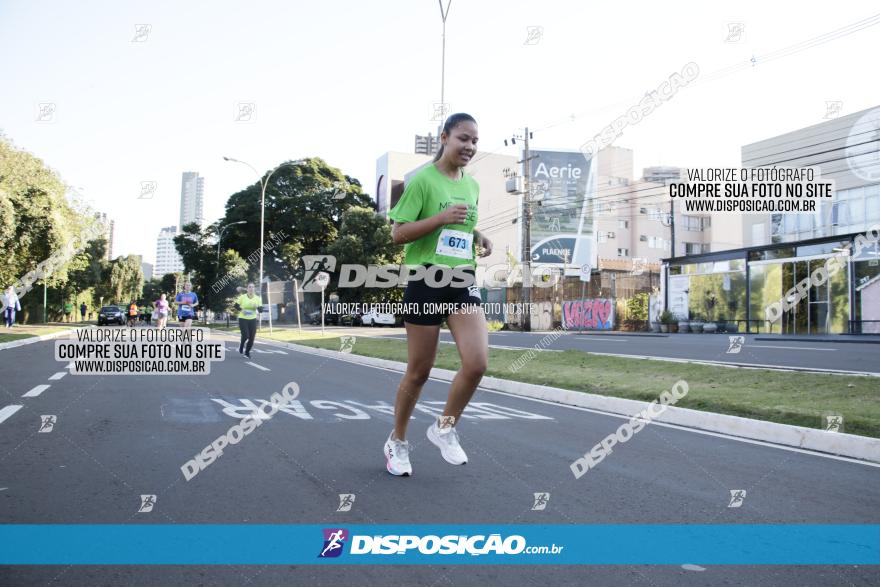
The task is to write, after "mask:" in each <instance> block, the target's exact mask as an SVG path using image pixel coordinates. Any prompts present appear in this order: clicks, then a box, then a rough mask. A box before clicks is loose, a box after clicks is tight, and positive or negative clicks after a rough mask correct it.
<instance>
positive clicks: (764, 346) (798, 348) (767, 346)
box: [743, 344, 838, 351]
mask: <svg viewBox="0 0 880 587" xmlns="http://www.w3.org/2000/svg"><path fill="white" fill-rule="evenodd" d="M743 346H746V345H743ZM748 347H749V348H755V349H788V350H792V351H837V350H838V349H819V348H816V347H811V346H774V345H772V344H750V345H748Z"/></svg>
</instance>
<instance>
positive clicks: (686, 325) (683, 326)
mask: <svg viewBox="0 0 880 587" xmlns="http://www.w3.org/2000/svg"><path fill="white" fill-rule="evenodd" d="M689 330H690V322H688V319H687V316H679V317H678V331H679V332H688V331H689Z"/></svg>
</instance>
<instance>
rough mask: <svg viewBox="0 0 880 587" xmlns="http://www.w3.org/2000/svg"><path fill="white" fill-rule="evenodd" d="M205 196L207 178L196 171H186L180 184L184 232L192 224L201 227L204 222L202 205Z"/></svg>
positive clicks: (181, 215)
mask: <svg viewBox="0 0 880 587" xmlns="http://www.w3.org/2000/svg"><path fill="white" fill-rule="evenodd" d="M204 196H205V178H204V177H199V174H198V172H196V171H184V172H183V179H182V180H181V183H180V224H178V225H177V226H178V227H179V228H180V229H181V230H182V229H183V227H184V226H186V225H187V224H189V223H190V222H197V223H198V224H199V226H201V225H202V223H203V222H204V216H203V215H202V205H203V200H204Z"/></svg>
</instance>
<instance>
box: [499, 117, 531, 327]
mask: <svg viewBox="0 0 880 587" xmlns="http://www.w3.org/2000/svg"><path fill="white" fill-rule="evenodd" d="M531 138H532V133H530V132H529V127H526V132H525V135H524V136H522V137H519V136H514V137H512V138H511V139H510V144H512V145H515V144H516V139H521V140H523V141H524V142H525V145H524V147H523V149H524V151H525V156H524V157H523V159H522V161H517V163H522V166H523V171H522V173H523V189H522V196H523V201H522V242H521V243H520V258H521V259H522V267H521V269H522V295H521V296H520V301H521V302H522V304H523V308H524V312H523V321H522V329H523V332H531V330H532V320H531V312H529V311H528V310H529V304H530V301H531V298H532V296H531V287H532V270H531V268H530V266H529V265H530V264H531V261H532V233H531V219H532V203H531V191H532V188H531V181H530V178H529V176H530V175H531V172H532V171H531V163H530V162H531V160H532V159H534V158H536V157H532V155H531V154H530V153H529V139H531ZM504 146H505V147H506V146H508V141H507V139H504ZM505 177H506V176H505Z"/></svg>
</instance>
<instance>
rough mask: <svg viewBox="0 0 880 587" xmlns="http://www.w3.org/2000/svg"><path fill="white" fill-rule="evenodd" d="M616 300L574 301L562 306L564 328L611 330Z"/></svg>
mask: <svg viewBox="0 0 880 587" xmlns="http://www.w3.org/2000/svg"><path fill="white" fill-rule="evenodd" d="M613 324H614V300H611V299H607V298H601V299H594V300H574V301H571V302H565V303H564V304H562V327H563V328H565V329H566V330H611V327H612V325H613Z"/></svg>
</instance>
